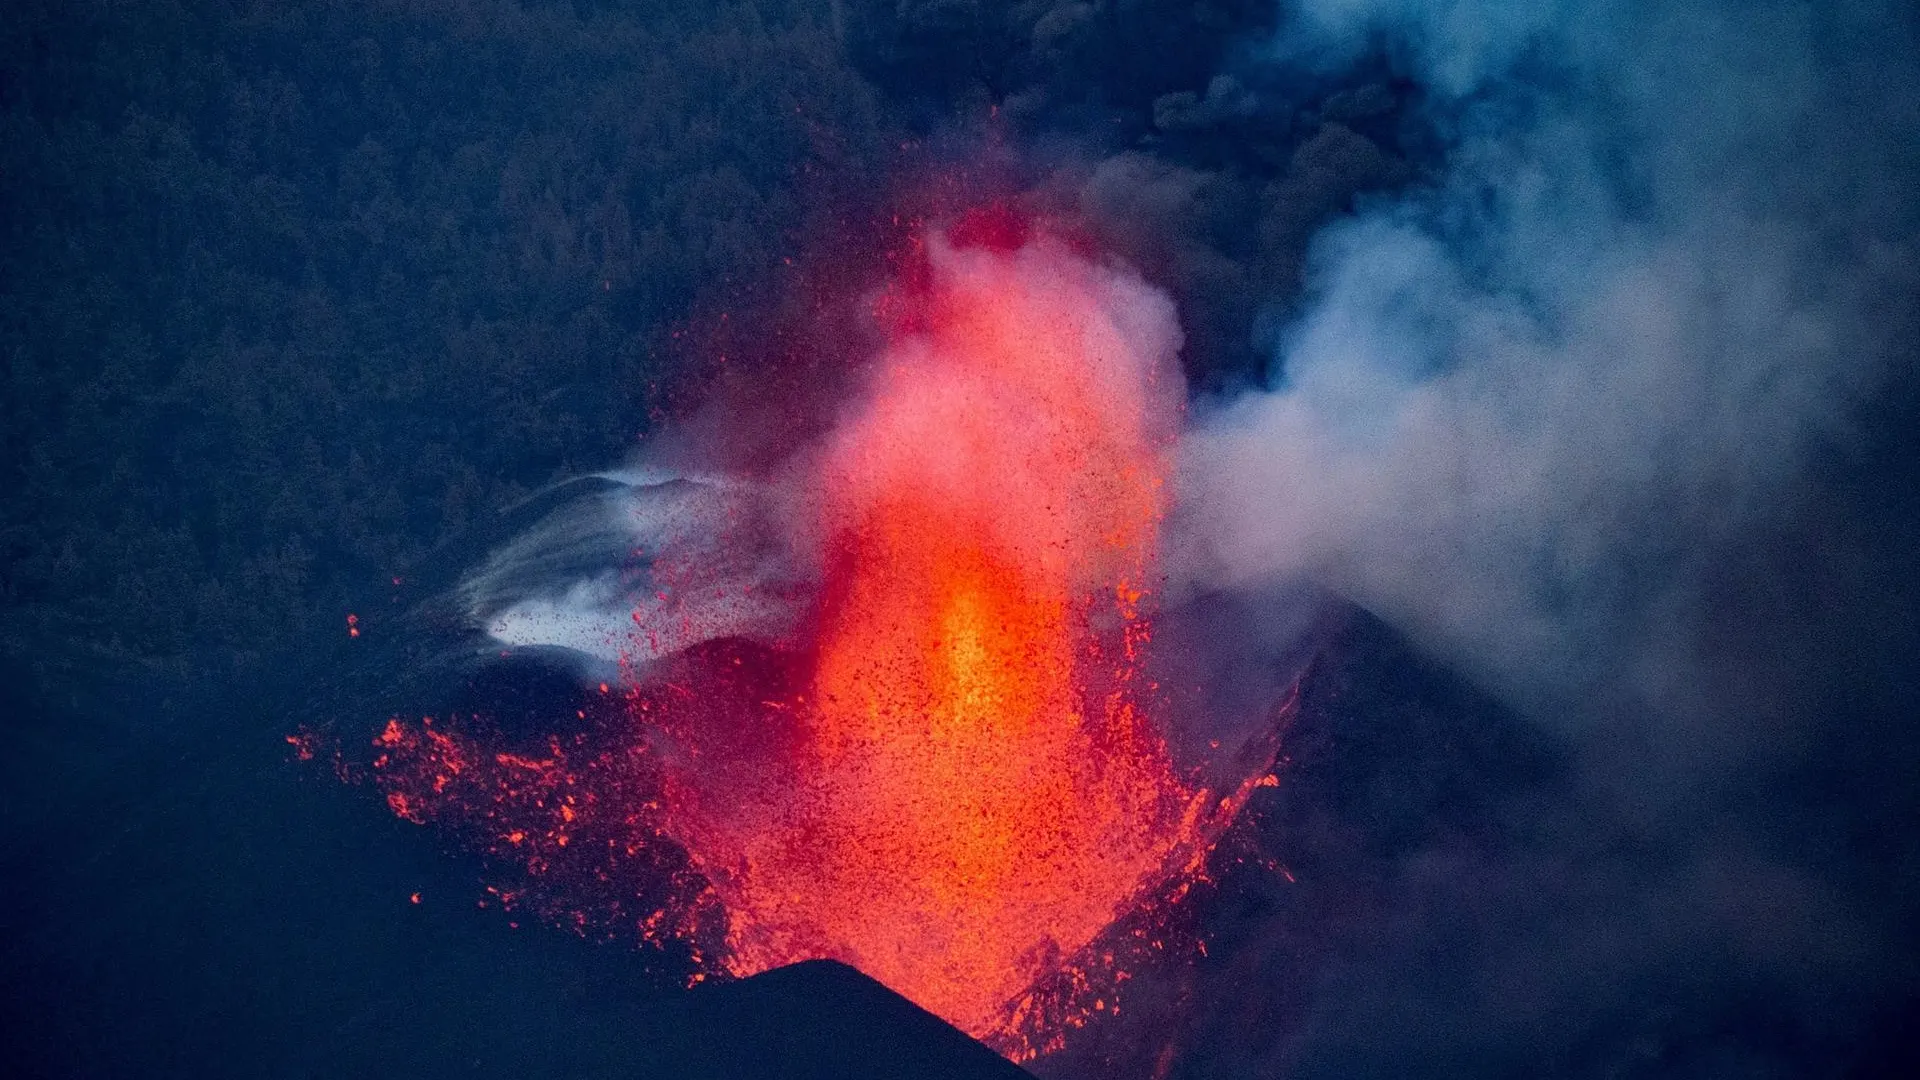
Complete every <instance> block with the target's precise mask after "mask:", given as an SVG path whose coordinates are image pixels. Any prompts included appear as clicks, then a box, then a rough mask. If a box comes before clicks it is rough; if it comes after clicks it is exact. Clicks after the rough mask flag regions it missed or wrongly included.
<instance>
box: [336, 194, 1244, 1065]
mask: <svg viewBox="0 0 1920 1080" xmlns="http://www.w3.org/2000/svg"><path fill="white" fill-rule="evenodd" d="M989 233H990V234H991V235H987V234H989ZM963 235H964V232H963ZM982 241H984V242H982ZM875 314H876V316H877V318H878V319H879V322H880V325H881V326H882V327H883V328H884V330H885V332H886V342H885V345H884V347H883V348H882V349H881V351H880V355H878V356H877V357H874V358H873V359H872V362H871V364H870V365H868V366H867V367H866V368H864V369H863V370H864V371H865V373H866V374H865V379H864V382H863V383H862V384H861V386H862V389H861V390H860V392H859V393H858V394H857V395H856V400H854V401H852V402H850V403H849V405H848V407H847V408H846V410H845V411H844V412H843V413H842V414H840V415H839V416H838V417H836V418H835V422H834V424H833V425H832V426H831V431H830V434H829V435H828V436H827V437H826V438H824V439H823V440H821V441H820V442H818V443H817V444H816V445H813V446H811V447H809V448H807V449H805V450H802V451H799V452H796V453H795V454H794V455H793V456H792V457H791V458H790V459H788V461H787V462H786V464H785V465H784V466H783V467H781V468H780V469H778V470H775V471H774V472H773V474H772V475H760V476H756V477H754V478H752V479H751V480H747V479H742V480H741V481H740V482H739V484H738V485H737V486H733V487H729V489H728V490H729V491H737V492H739V493H741V495H740V498H741V499H743V500H745V499H748V498H749V496H750V503H749V502H742V503H740V506H741V509H739V510H738V512H733V511H729V513H727V514H724V515H719V516H717V517H715V518H714V520H716V521H720V522H722V523H723V524H724V525H725V528H723V529H719V530H718V531H716V532H715V533H714V535H712V536H703V537H702V538H699V542H697V543H694V542H688V543H683V544H677V545H676V544H668V545H667V547H666V550H664V551H661V552H658V553H655V552H649V555H650V556H651V561H650V563H649V564H648V568H647V570H646V575H645V578H644V580H645V581H646V583H647V586H648V590H649V595H651V594H653V593H657V594H658V595H657V596H655V597H654V600H655V602H653V603H652V604H651V606H649V605H646V604H643V605H640V606H639V608H638V609H637V610H635V611H634V613H633V616H632V621H633V622H634V623H636V624H637V625H636V626H635V632H636V633H637V635H638V638H637V639H639V638H643V639H645V640H647V641H649V642H651V641H653V640H654V639H655V637H656V636H659V637H660V639H661V640H666V637H668V636H671V638H672V641H673V647H672V648H670V649H666V648H653V647H651V646H649V647H648V648H647V649H642V650H638V651H637V655H635V656H633V657H630V658H629V661H630V662H629V663H628V664H627V666H626V671H627V676H628V677H627V680H626V685H624V686H620V687H606V686H602V687H601V696H600V697H599V698H598V700H599V701H600V702H602V703H604V705H606V706H607V708H606V709H605V710H599V709H597V708H585V709H580V710H578V711H577V713H576V714H575V715H571V716H567V717H556V718H555V724H556V727H555V730H554V732H553V733H552V734H551V735H550V736H548V737H547V738H545V739H543V740H540V741H538V742H531V741H530V740H529V739H528V738H527V737H526V736H525V735H524V734H522V735H520V736H515V737H514V738H515V739H517V742H516V741H514V740H513V739H509V738H508V736H507V735H506V734H504V733H502V732H498V731H495V733H494V734H487V732H488V731H490V730H493V729H490V728H488V727H487V726H486V724H485V723H480V722H476V723H475V724H474V726H472V727H470V728H466V729H463V728H462V727H461V726H460V724H459V723H457V722H456V721H457V719H458V718H443V721H442V722H441V723H440V724H439V725H435V724H434V723H432V722H425V721H423V722H421V723H419V724H407V723H402V722H399V721H396V722H395V723H394V724H392V725H389V727H388V729H387V730H386V731H385V732H383V733H382V734H381V736H380V737H379V738H378V739H376V740H375V750H376V753H377V755H378V756H377V757H376V758H375V759H374V761H373V762H372V763H371V764H372V771H373V775H374V776H375V777H376V779H377V781H378V782H379V783H380V785H381V786H382V788H383V789H384V791H385V793H386V795H387V797H388V801H389V803H390V805H392V807H393V808H394V810H395V812H396V813H399V814H401V815H402V816H405V817H408V818H409V819H412V820H417V821H434V822H436V823H438V824H439V825H440V826H441V827H442V828H444V829H446V830H447V831H448V832H450V833H452V834H454V835H455V836H456V837H457V838H458V839H460V841H461V842H462V843H465V844H469V845H472V846H477V847H479V848H481V849H482V850H483V851H484V852H485V854H486V856H487V858H488V860H489V866H490V867H491V868H492V870H493V872H495V873H496V874H509V875H511V880H507V881H504V882H502V883H501V884H499V885H497V886H495V887H494V892H495V894H496V895H497V896H498V898H499V902H500V903H502V904H503V905H508V906H520V907H527V908H531V909H534V910H536V911H538V912H540V913H541V914H543V915H545V916H546V917H548V918H550V919H553V920H555V921H558V922H561V923H562V924H563V925H568V926H571V927H573V928H575V929H576V930H579V931H580V932H582V933H602V932H604V933H608V934H614V933H618V932H621V928H622V927H624V928H626V930H627V931H633V930H637V932H638V934H639V936H640V937H641V938H642V939H645V940H649V941H652V942H654V943H655V944H659V945H662V946H663V947H667V948H677V949H679V950H681V952H680V955H683V956H684V957H686V958H687V959H688V960H689V961H690V962H691V963H693V964H694V965H696V967H698V968H700V969H702V970H701V971H699V972H697V973H696V974H695V976H694V977H695V979H696V980H698V979H699V978H702V977H704V975H705V973H706V972H707V971H725V972H728V973H731V974H736V975H746V974H752V973H755V972H759V971H762V970H765V969H768V968H771V967H775V966H779V965H782V964H786V963H790V962H795V961H800V960H807V959H813V958H831V959H836V960H841V961H845V962H847V963H850V964H853V965H855V966H857V967H859V968H860V969H862V970H864V971H866V972H867V973H868V974H870V975H872V976H874V977H875V978H877V979H879V980H880V981H882V982H884V983H886V984H887V985H889V986H891V987H893V988H894V989H895V990H897V991H899V992H900V993H902V994H905V995H906V996H908V997H910V998H912V999H913V1000H914V1001H916V1002H919V1003H920V1004H921V1005H923V1006H925V1007H926V1008H928V1009H930V1010H932V1011H933V1012H935V1013H938V1014H939V1015H941V1016H943V1017H945V1018H946V1019H948V1020H950V1021H952V1022H953V1023H955V1024H956V1025H958V1026H960V1027H961V1028H963V1029H965V1030H967V1031H968V1032H971V1033H972V1034H974V1035H976V1036H979V1037H982V1038H984V1039H987V1040H988V1041H990V1042H992V1043H993V1044H994V1045H996V1046H997V1047H999V1048H1000V1049H1002V1050H1003V1051H1005V1052H1007V1053H1009V1054H1010V1055H1012V1056H1016V1057H1024V1056H1030V1055H1031V1054H1032V1053H1034V1052H1035V1051H1036V1050H1039V1049H1042V1048H1044V1047H1046V1046H1050V1045H1055V1044H1056V1043H1057V1036H1058V1034H1059V1029H1060V1027H1061V1026H1062V1025H1070V1024H1071V1023H1073V1022H1074V1017H1075V1015H1076V1010H1085V1009H1101V1008H1110V1007H1111V1006H1110V1004H1109V1002H1111V1001H1112V1000H1113V995H1112V994H1111V993H1109V992H1106V991H1105V990H1103V989H1101V988H1100V987H1099V986H1095V985H1094V984H1096V983H1101V980H1103V979H1104V980H1106V981H1107V982H1115V981H1117V980H1119V978H1120V974H1119V972H1118V970H1117V967H1116V961H1115V960H1114V957H1113V956H1111V955H1108V954H1110V953H1112V952H1114V948H1113V946H1112V945H1111V944H1105V945H1103V944H1101V943H1102V942H1105V941H1106V940H1107V939H1106V938H1104V937H1103V936H1102V935H1103V931H1107V930H1108V928H1109V927H1111V926H1114V925H1115V922H1116V920H1117V919H1119V918H1120V917H1121V916H1123V915H1126V914H1128V913H1129V912H1130V911H1136V910H1140V905H1142V904H1145V905H1146V907H1147V909H1150V910H1151V909H1153V908H1154V904H1155V902H1156V901H1159V900H1165V899H1166V898H1168V897H1177V896H1179V895H1182V894H1183V893H1184V892H1185V889H1186V887H1187V886H1188V885H1189V884H1191V880H1192V876H1193V875H1194V874H1195V873H1196V872H1197V871H1198V869H1199V867H1200V865H1201V862H1202V860H1203V859H1204V857H1205V856H1206V854H1207V851H1208V850H1209V847H1210V845H1211V844H1212V843H1213V842H1214V840H1215V839H1216V838H1217V837H1218V836H1219V835H1220V831H1221V829H1222V828H1223V827H1224V826H1225V824H1226V823H1227V822H1228V821H1229V820H1230V819H1231V817H1232V815H1233V813H1234V812H1235V811H1236V810H1237V809H1238V807H1239V806H1240V805H1241V803H1242V802H1243V800H1244V798H1245V797H1246V795H1247V794H1248V792H1249V791H1250V790H1251V784H1252V783H1253V781H1252V780H1248V781H1246V782H1244V783H1242V782H1240V781H1239V780H1238V779H1235V780H1233V781H1231V782H1233V783H1235V784H1237V785H1238V786H1237V787H1236V788H1235V789H1234V790H1231V791H1209V790H1206V789H1205V788H1203V787H1201V786H1200V785H1199V783H1198V782H1197V781H1193V780H1191V779H1189V778H1190V777H1192V776H1196V775H1199V774H1198V773H1197V772H1194V771H1190V767H1192V766H1195V764H1196V763H1195V762H1191V761H1182V762H1181V763H1179V764H1176V762H1175V760H1174V756H1173V752H1172V751H1170V749H1169V744H1168V741H1167V738H1166V734H1165V728H1164V727H1163V724H1164V722H1165V721H1166V719H1167V717H1166V716H1165V715H1164V713H1165V711H1166V706H1165V705H1164V703H1163V702H1162V701H1161V700H1160V695H1159V694H1158V693H1157V691H1156V690H1155V689H1154V687H1153V686H1152V685H1151V683H1150V682H1149V677H1148V676H1147V675H1146V674H1145V672H1146V670H1147V667H1146V664H1147V660H1148V655H1149V652H1150V649H1151V645H1152V633H1151V626H1150V622H1149V619H1148V612H1149V611H1150V610H1151V604H1152V598H1151V595H1150V594H1151V593H1152V591H1153V586H1154V583H1155V582H1156V580H1157V577H1156V575H1157V572H1158V571H1157V569H1156V551H1155V543H1156V537H1157V535H1158V532H1159V528H1160V523H1161V518H1162V514H1163V512H1164V508H1165V504H1166V499H1167V493H1166V488H1165V482H1166V481H1165V478H1166V463H1165V451H1166V450H1167V449H1168V447H1169V445H1170V443H1171V440H1172V438H1173V436H1174V433H1175V430H1176V425H1177V423H1178V420H1179V412H1180V408H1181V402H1182V400H1183V393H1182V387H1181V385H1180V381H1179V377H1178V374H1177V368H1176V366H1175V355H1176V352H1177V350H1178V346H1179V335H1178V330H1177V329H1176V324H1175V320H1174V316H1173V310H1172V306H1171V303H1170V302H1169V301H1168V300H1167V299H1166V297H1164V296H1163V295H1161V294H1160V293H1158V292H1155V291H1154V290H1152V289H1150V288H1148V287H1147V286H1146V285H1145V284H1143V283H1142V282H1141V281H1140V280H1139V279H1138V278H1137V277H1135V276H1133V275H1132V274H1131V273H1129V272H1126V271H1124V270H1120V269H1117V268H1114V267H1110V266H1105V265H1101V264H1099V263H1098V262H1096V261H1094V260H1091V259H1089V258H1087V257H1084V256H1083V255H1081V254H1078V253H1076V252H1075V251H1074V250H1072V249H1071V248H1070V247H1069V246H1068V245H1066V244H1065V243H1063V242H1060V241H1057V240H1054V239H1051V238H1048V237H1047V236H1045V235H1038V236H1031V235H1027V233H1026V230H1025V229H1024V228H1015V229H1011V230H1008V229H999V230H986V231H985V233H982V232H980V231H977V230H976V232H975V233H974V234H973V235H972V236H971V237H970V238H968V239H966V240H963V241H960V242H956V241H951V240H948V239H946V238H943V237H939V236H935V237H933V238H931V239H930V240H928V241H927V242H926V243H925V244H924V245H923V246H921V247H920V248H919V249H918V250H917V251H915V252H914V253H913V257H912V258H910V259H908V260H906V263H905V269H904V270H903V272H902V274H901V278H900V280H899V281H898V282H896V283H895V284H894V285H893V286H892V287H890V288H889V289H888V290H886V291H885V292H883V293H882V294H881V295H880V296H879V298H878V300H877V302H876V305H875ZM730 498H731V496H730ZM726 505H727V506H729V507H733V506H734V505H735V503H734V502H728V503H727V504H726ZM676 535H677V534H676ZM736 536H738V537H747V538H749V539H750V540H751V542H752V543H751V545H747V544H746V542H745V541H740V542H735V540H734V539H732V538H733V537H736ZM749 547H751V550H753V551H761V550H763V549H764V550H766V551H775V552H778V553H779V556H778V558H777V559H775V560H772V561H771V562H769V561H768V559H766V558H762V557H761V556H760V555H754V556H753V557H752V558H747V559H745V560H744V561H745V563H746V564H747V565H748V566H749V568H750V569H751V572H737V571H735V570H732V569H729V567H731V566H733V564H734V563H736V562H741V561H742V559H741V558H740V557H739V556H740V555H741V552H743V551H747V550H749ZM729 560H732V561H729ZM776 563H777V564H778V566H780V567H782V569H781V570H780V571H779V573H778V574H774V575H772V576H769V574H768V573H767V572H763V570H764V567H763V564H765V565H774V564H776ZM752 568H761V569H752ZM596 580H597V579H596ZM775 580H777V581H781V582H793V583H797V584H795V585H794V586H793V587H791V588H789V587H786V586H785V585H783V586H782V587H781V588H779V589H778V590H774V589H771V588H770V587H769V586H768V585H767V582H768V581H775ZM681 581H685V582H691V583H693V584H694V585H695V586H697V587H694V588H690V589H682V588H677V587H676V586H675V583H676V582H681ZM623 587H624V586H623ZM596 595H598V594H596ZM731 603H740V604H745V605H749V606H751V610H752V611H753V612H755V613H759V614H764V612H762V608H763V607H765V606H766V605H768V604H772V605H774V606H775V607H778V608H780V612H779V614H780V618H777V619H770V620H769V619H762V618H759V614H756V617H755V619H753V620H745V621H743V620H742V619H739V618H734V617H732V616H733V614H734V613H733V612H732V611H731V609H729V608H727V607H726V605H727V604H731ZM660 620H672V623H671V625H670V626H667V627H666V629H667V630H671V631H672V634H671V635H664V632H663V634H661V635H656V634H655V631H656V630H660V629H661V628H660V627H659V626H657V625H655V624H656V623H658V622H659V621H660ZM763 625H764V626H775V627H778V628H779V629H778V632H777V633H772V634H764V635H756V634H755V633H753V632H751V631H743V630H742V629H741V627H742V626H763ZM607 639H608V640H610V641H612V640H619V638H617V637H615V636H614V635H612V634H609V635H607ZM637 639H636V640H637ZM576 719H577V720H578V721H579V725H578V726H575V724H574V721H575V720H576ZM1269 760H1270V757H1269ZM1251 767H1252V768H1255V769H1260V770H1262V771H1264V764H1255V765H1253V766H1251ZM1215 774H1219V775H1232V776H1236V777H1237V776H1238V775H1239V774H1235V773H1232V772H1231V771H1229V772H1228V773H1225V774H1220V773H1219V772H1218V770H1216V772H1215ZM1222 782H1227V781H1222ZM1101 985H1102V986H1104V983H1101ZM1048 987H1051V989H1046V988H1048ZM1090 988H1091V989H1090ZM1082 990H1090V992H1088V993H1086V994H1085V995H1084V997H1085V998H1086V1001H1085V1003H1084V1005H1082V1004H1080V1003H1079V1001H1080V991H1082Z"/></svg>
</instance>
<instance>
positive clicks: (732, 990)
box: [660, 960, 1032, 1080]
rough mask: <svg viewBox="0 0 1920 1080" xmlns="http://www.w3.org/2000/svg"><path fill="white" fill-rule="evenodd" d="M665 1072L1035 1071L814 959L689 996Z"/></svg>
mask: <svg viewBox="0 0 1920 1080" xmlns="http://www.w3.org/2000/svg"><path fill="white" fill-rule="evenodd" d="M663 1049H666V1050H668V1051H669V1052H670V1056H671V1058H672V1062H671V1064H670V1065H668V1066H667V1068H666V1071H664V1072H662V1073H661V1074H660V1075H672V1076H676V1077H680V1078H683V1080H723V1078H724V1080H735V1078H739V1080H748V1078H754V1080H867V1078H871V1080H882V1078H904V1077H912V1078H914V1080H996V1078H998V1080H1022V1078H1025V1080H1032V1077H1031V1074H1029V1073H1027V1072H1026V1071H1025V1070H1023V1069H1021V1068H1019V1067H1018V1066H1015V1065H1013V1064H1012V1063H1010V1062H1008V1061H1007V1060H1006V1059H1005V1058H1002V1057H1001V1056H1000V1055H998V1054H996V1053H994V1052H993V1051H992V1050H989V1049H987V1048H986V1047H985V1046H983V1045H981V1044H980V1043H978V1042H975V1041H974V1040H973V1039H971V1038H969V1037H967V1035H966V1034H965V1033H963V1032H961V1031H960V1030H959V1029H957V1028H955V1027H953V1026H952V1025H950V1024H948V1023H947V1022H946V1021H944V1020H942V1019H940V1018H939V1017H937V1016H935V1015H933V1014H932V1013H930V1012H928V1011H926V1010H925V1009H922V1008H921V1007H920V1006H918V1005H915V1004H914V1003H913V1002H911V1001H908V1000H907V999H906V998H904V997H901V996H900V995H899V994H896V993H894V992H893V991H892V990H889V989H887V988H886V987H885V986H882V985H881V984H880V983H878V982H876V981H874V980H873V979H871V978H868V977H867V976H866V975H863V974H861V973H860V972H858V971H856V970H854V969H853V968H851V967H848V966H847V965H845V964H841V963H836V962H835V961H832V960H810V961H808V962H806V963H802V964H793V965H790V966H788V967H783V968H777V969H775V970H773V971H769V972H766V973H764V974H761V975H756V976H754V977H753V978H751V979H745V980H742V981H740V982H735V983H721V984H719V985H715V986H711V987H707V988H705V989H702V990H699V991H696V992H695V993H693V994H691V995H689V997H688V999H687V1002H686V1015H685V1017H684V1024H683V1025H682V1026H679V1027H678V1028H677V1029H676V1031H675V1034H674V1037H673V1038H672V1039H671V1040H670V1041H669V1042H668V1043H667V1045H666V1046H664V1047H663Z"/></svg>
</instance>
